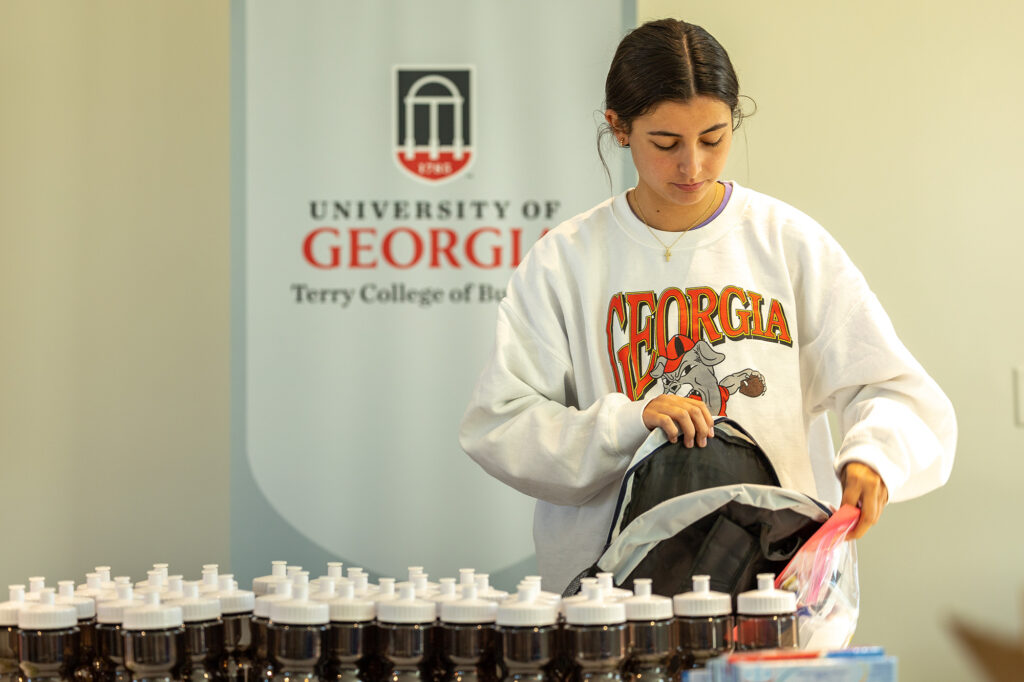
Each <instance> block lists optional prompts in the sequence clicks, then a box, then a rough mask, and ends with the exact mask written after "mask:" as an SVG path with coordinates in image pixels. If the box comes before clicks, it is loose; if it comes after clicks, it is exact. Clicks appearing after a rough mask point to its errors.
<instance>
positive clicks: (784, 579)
mask: <svg viewBox="0 0 1024 682" xmlns="http://www.w3.org/2000/svg"><path fill="white" fill-rule="evenodd" d="M859 521H860V509H858V508H857V507H854V506H852V505H849V504H844V505H843V506H841V507H840V508H839V509H838V510H837V511H836V512H835V513H834V514H832V516H831V517H830V518H829V519H828V521H826V522H825V523H824V524H822V526H821V528H819V529H818V530H817V532H815V533H814V535H812V536H811V537H810V538H809V539H808V540H807V542H805V543H804V545H803V546H802V547H801V548H800V549H799V550H798V551H797V553H796V555H794V556H793V558H792V559H791V560H790V562H789V564H788V565H787V566H786V568H785V569H784V570H783V571H782V573H780V574H779V576H778V577H777V578H776V579H775V587H776V588H778V589H784V590H789V591H791V592H796V603H797V614H798V616H799V617H800V625H799V628H800V646H801V647H802V648H816V649H820V648H830V647H834V648H842V647H845V646H846V645H847V644H849V641H850V639H851V638H852V637H853V631H854V630H855V629H856V627H857V617H858V615H859V612H860V587H859V585H858V581H857V551H856V547H855V545H854V543H852V542H846V536H847V535H848V534H849V533H850V531H851V530H853V529H854V528H856V526H857V523H858V522H859Z"/></svg>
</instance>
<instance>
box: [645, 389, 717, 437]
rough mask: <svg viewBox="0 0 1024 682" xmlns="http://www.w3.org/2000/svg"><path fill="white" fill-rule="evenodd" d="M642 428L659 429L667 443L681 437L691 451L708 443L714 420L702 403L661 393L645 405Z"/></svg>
mask: <svg viewBox="0 0 1024 682" xmlns="http://www.w3.org/2000/svg"><path fill="white" fill-rule="evenodd" d="M643 419H644V426H646V427H647V428H648V429H649V430H651V431H653V430H654V429H656V428H660V429H661V430H662V431H664V432H665V436H666V437H667V438H668V439H669V441H671V442H673V443H675V442H676V441H677V440H679V437H680V436H682V437H683V444H684V445H686V447H688V448H692V447H693V445H694V442H696V444H697V445H698V446H699V447H704V446H705V445H707V444H708V438H713V437H714V435H715V420H714V418H713V417H712V416H711V411H710V410H708V406H707V405H705V404H704V401H702V400H695V399H693V398H684V397H682V396H678V395H675V394H674V393H664V394H662V395H659V396H658V397H657V398H655V399H654V400H652V401H651V402H649V403H647V406H646V407H645V408H644V413H643Z"/></svg>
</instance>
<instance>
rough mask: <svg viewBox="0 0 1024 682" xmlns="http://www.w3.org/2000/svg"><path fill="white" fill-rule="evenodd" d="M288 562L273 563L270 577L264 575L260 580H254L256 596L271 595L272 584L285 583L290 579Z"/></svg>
mask: <svg viewBox="0 0 1024 682" xmlns="http://www.w3.org/2000/svg"><path fill="white" fill-rule="evenodd" d="M287 571H288V562H287V561H271V562H270V575H263V576H260V577H259V578H253V580H252V592H253V594H254V595H255V596H257V597H259V596H262V595H264V594H269V593H270V584H271V583H277V582H283V581H285V580H287V579H288V575H287Z"/></svg>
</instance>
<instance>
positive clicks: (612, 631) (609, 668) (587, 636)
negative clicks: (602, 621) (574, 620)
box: [565, 623, 629, 682]
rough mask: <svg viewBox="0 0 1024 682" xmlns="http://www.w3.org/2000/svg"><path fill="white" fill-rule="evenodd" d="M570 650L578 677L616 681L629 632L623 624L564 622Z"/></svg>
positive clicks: (624, 654) (624, 656)
mask: <svg viewBox="0 0 1024 682" xmlns="http://www.w3.org/2000/svg"><path fill="white" fill-rule="evenodd" d="M565 630H566V635H567V638H568V640H569V650H570V652H571V656H572V660H573V662H574V663H575V666H576V671H575V672H574V673H570V674H575V675H578V678H579V679H580V680H583V681H585V682H586V681H595V682H597V681H602V680H603V681H607V682H613V681H615V682H617V681H618V680H621V679H622V674H621V672H620V670H619V668H620V666H621V665H622V663H623V661H624V660H625V658H626V646H627V643H628V637H629V633H628V630H627V627H626V624H625V623H622V624H616V625H572V624H570V625H567V626H566V629H565Z"/></svg>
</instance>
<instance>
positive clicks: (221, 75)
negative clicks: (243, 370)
mask: <svg viewBox="0 0 1024 682" xmlns="http://www.w3.org/2000/svg"><path fill="white" fill-rule="evenodd" d="M0 101H2V103H0V320H2V321H0V486H2V488H3V491H4V492H3V499H4V504H3V510H2V511H0V518H2V519H3V522H2V524H0V525H2V528H3V550H2V551H0V557H2V558H0V586H3V587H2V589H3V592H2V594H3V595H6V587H5V586H6V585H8V584H9V583H13V582H19V583H20V582H26V578H27V577H28V576H30V575H43V576H45V577H47V579H48V583H49V584H51V585H54V584H55V583H56V581H57V580H58V579H74V580H78V581H81V580H84V574H85V572H86V571H88V570H92V567H94V566H96V565H98V564H110V565H111V566H112V567H113V569H114V572H115V574H125V575H131V576H133V577H135V578H144V577H145V571H146V569H147V568H148V567H149V566H150V565H151V564H152V563H153V562H157V561H164V562H168V563H170V565H171V566H170V568H171V571H172V572H181V573H184V574H185V575H186V576H187V577H190V578H198V577H199V574H200V570H201V566H202V564H203V563H213V562H219V563H222V564H227V562H228V558H229V557H228V521H229V518H228V516H229V515H228V453H229V448H228V426H229V418H228V415H229V411H228V409H229V391H228V386H229V383H228V382H229V372H228V343H229V322H228V312H229V306H228V293H229V292H228V281H229V277H228V275H229V270H228V264H229V263H228V247H229V243H228V240H229V232H228V216H229V206H228V103H229V93H228V3H226V2H214V3H206V2H172V1H170V0H162V1H160V2H145V3H135V2H128V1H123V0H122V1H119V2H112V1H102V2H89V3H77V2H34V1H32V0H18V1H15V2H10V1H6V2H4V3H2V4H0ZM3 599H6V596H4V597H3Z"/></svg>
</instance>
